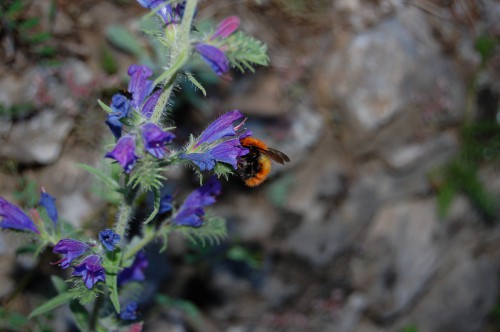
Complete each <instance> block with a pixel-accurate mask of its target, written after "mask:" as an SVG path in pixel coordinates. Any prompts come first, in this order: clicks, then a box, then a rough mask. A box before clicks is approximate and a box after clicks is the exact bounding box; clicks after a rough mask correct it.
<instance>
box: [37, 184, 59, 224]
mask: <svg viewBox="0 0 500 332" xmlns="http://www.w3.org/2000/svg"><path fill="white" fill-rule="evenodd" d="M38 204H40V205H41V206H43V207H44V208H45V211H47V215H48V216H49V218H50V219H52V221H53V222H54V226H56V225H57V219H58V215H57V207H56V199H55V198H54V197H52V196H51V195H50V194H49V193H47V192H46V191H45V190H42V194H41V197H40V202H39V203H38Z"/></svg>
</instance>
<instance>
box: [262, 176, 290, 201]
mask: <svg viewBox="0 0 500 332" xmlns="http://www.w3.org/2000/svg"><path fill="white" fill-rule="evenodd" d="M293 182H294V178H293V176H292V175H286V176H283V177H281V178H279V179H278V180H276V181H274V182H273V183H272V185H271V186H270V187H269V189H268V191H267V197H269V199H270V201H271V202H272V203H273V204H274V205H276V206H280V207H281V206H283V205H284V204H285V202H286V199H287V197H288V194H289V193H290V188H291V186H292V185H293Z"/></svg>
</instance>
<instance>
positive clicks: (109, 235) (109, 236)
mask: <svg viewBox="0 0 500 332" xmlns="http://www.w3.org/2000/svg"><path fill="white" fill-rule="evenodd" d="M99 240H100V241H101V243H102V244H103V245H104V248H106V250H107V251H113V250H115V246H116V244H118V242H120V235H118V234H116V233H115V232H113V231H112V230H111V229H105V230H103V231H100V232H99Z"/></svg>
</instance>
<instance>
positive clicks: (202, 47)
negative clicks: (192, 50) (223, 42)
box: [196, 44, 229, 76]
mask: <svg viewBox="0 0 500 332" xmlns="http://www.w3.org/2000/svg"><path fill="white" fill-rule="evenodd" d="M196 51H198V53H200V55H201V58H202V59H203V60H204V61H205V62H206V63H207V64H208V65H209V66H210V68H212V70H213V71H214V72H215V73H216V74H217V75H218V76H222V75H224V74H225V73H226V72H227V71H229V61H228V60H227V58H226V55H225V54H224V52H223V51H222V50H220V49H219V48H217V47H215V46H212V45H208V44H198V45H196Z"/></svg>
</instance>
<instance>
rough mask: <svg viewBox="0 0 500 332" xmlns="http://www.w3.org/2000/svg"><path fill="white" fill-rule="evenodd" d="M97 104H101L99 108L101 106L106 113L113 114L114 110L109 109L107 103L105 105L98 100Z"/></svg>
mask: <svg viewBox="0 0 500 332" xmlns="http://www.w3.org/2000/svg"><path fill="white" fill-rule="evenodd" d="M97 103H98V104H99V106H101V108H102V109H103V110H104V111H106V113H109V114H111V113H113V110H112V109H111V107H109V106H108V105H106V104H105V103H103V102H102V101H101V100H99V99H97Z"/></svg>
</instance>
